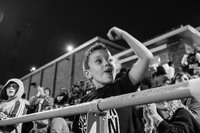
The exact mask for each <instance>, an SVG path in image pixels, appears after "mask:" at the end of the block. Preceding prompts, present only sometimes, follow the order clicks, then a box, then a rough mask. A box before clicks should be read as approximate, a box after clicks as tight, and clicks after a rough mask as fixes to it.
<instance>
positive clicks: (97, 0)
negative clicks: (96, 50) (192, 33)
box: [0, 0, 200, 84]
mask: <svg viewBox="0 0 200 133" xmlns="http://www.w3.org/2000/svg"><path fill="white" fill-rule="evenodd" d="M174 1H175V0H174ZM2 14H3V20H2V21H1V22H0V62H1V64H0V84H4V83H5V81H6V80H7V79H8V77H10V76H11V75H13V74H14V75H13V76H14V77H17V78H21V77H23V76H24V75H26V74H28V73H29V69H30V67H31V66H32V65H35V66H37V67H41V66H42V65H44V64H46V63H48V62H50V61H52V60H53V59H55V58H58V57H59V56H61V55H63V54H64V53H65V52H66V51H65V46H66V44H68V43H73V44H74V45H75V47H76V46H78V45H80V44H83V43H84V42H86V41H88V40H90V39H92V38H94V37H96V36H100V37H103V38H105V39H107V37H106V33H107V31H108V30H109V28H111V27H112V26H117V27H119V28H122V29H124V30H126V31H128V32H129V33H130V34H132V35H133V36H135V37H136V38H137V39H139V40H140V41H142V42H144V41H147V40H150V39H152V38H153V37H155V36H158V35H160V34H163V33H165V32H167V31H170V30H172V29H173V28H177V27H179V26H180V25H187V24H189V25H191V26H193V27H198V26H200V11H199V4H197V0H196V1H195V0H190V1H186V2H183V1H179V2H177V1H176V2H173V1H170V0H168V1H167V0H160V1H159V0H157V1H151V2H145V0H130V1H126V0H123V1H117V0H105V1H104V0H79V1H77V0H0V19H1V16H2ZM119 44H120V43H119Z"/></svg>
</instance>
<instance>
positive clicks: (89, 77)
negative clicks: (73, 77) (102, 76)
mask: <svg viewBox="0 0 200 133" xmlns="http://www.w3.org/2000/svg"><path fill="white" fill-rule="evenodd" d="M84 74H85V77H86V78H87V79H91V78H92V75H91V73H90V72H89V71H88V70H85V71H84Z"/></svg>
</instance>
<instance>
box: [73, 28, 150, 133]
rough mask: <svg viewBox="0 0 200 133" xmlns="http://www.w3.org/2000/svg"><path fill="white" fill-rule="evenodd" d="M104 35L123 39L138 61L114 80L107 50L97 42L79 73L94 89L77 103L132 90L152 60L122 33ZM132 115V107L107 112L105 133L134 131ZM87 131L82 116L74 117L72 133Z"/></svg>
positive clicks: (144, 48)
mask: <svg viewBox="0 0 200 133" xmlns="http://www.w3.org/2000/svg"><path fill="white" fill-rule="evenodd" d="M107 35H108V37H109V38H110V39H111V40H118V39H124V40H125V41H126V42H127V43H128V44H129V45H130V47H131V48H132V49H133V51H134V52H135V54H136V55H137V56H138V60H137V62H136V63H135V64H134V65H133V66H132V68H131V69H130V70H128V72H127V73H126V74H125V75H124V76H123V77H122V78H118V79H117V80H115V77H116V67H115V64H114V62H113V57H112V55H111V53H110V52H109V50H108V49H107V48H106V47H105V46H104V45H103V44H102V43H99V42H97V43H96V44H95V45H93V46H92V47H90V48H89V49H88V51H87V52H86V53H85V58H84V61H83V71H84V75H85V77H86V78H87V79H88V80H90V81H91V82H92V83H93V84H94V85H95V89H96V90H95V91H93V92H91V93H88V94H87V95H85V96H84V97H83V98H82V99H81V103H84V102H88V101H92V100H94V99H99V98H108V97H111V96H117V95H122V94H126V93H130V92H134V91H136V90H137V89H138V84H139V83H140V81H141V80H142V79H143V77H144V75H145V72H146V71H147V69H148V67H149V64H150V62H151V60H152V59H153V55H152V53H151V52H150V51H149V50H148V49H147V48H146V47H145V46H144V45H143V44H142V43H140V42H139V41H138V40H137V39H135V38H134V37H132V36H131V35H130V34H129V33H127V32H126V31H124V30H122V29H119V28H117V27H113V28H111V29H110V30H109V32H108V34H107ZM132 115H134V114H133V112H132V107H126V108H120V109H111V110H107V111H106V116H105V122H106V123H107V125H106V126H105V127H106V130H107V132H108V133H113V132H115V133H120V132H121V133H134V132H136V130H135V129H134V125H133V120H132ZM108 121H109V122H108ZM93 124H94V123H93ZM135 126H137V125H135ZM87 130H89V129H87V116H86V114H81V115H77V116H76V117H75V120H74V122H73V131H74V132H75V133H86V132H87Z"/></svg>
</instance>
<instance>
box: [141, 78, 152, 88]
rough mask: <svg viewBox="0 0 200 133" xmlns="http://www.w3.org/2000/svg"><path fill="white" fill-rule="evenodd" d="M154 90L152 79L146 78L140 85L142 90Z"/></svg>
mask: <svg viewBox="0 0 200 133" xmlns="http://www.w3.org/2000/svg"><path fill="white" fill-rule="evenodd" d="M150 88H152V82H151V78H150V77H144V78H143V80H142V81H141V84H140V89H141V90H146V89H150Z"/></svg>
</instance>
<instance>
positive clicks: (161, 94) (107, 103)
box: [0, 78, 200, 126]
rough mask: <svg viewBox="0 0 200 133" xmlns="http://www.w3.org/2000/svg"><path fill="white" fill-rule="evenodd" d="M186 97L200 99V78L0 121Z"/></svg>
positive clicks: (75, 112) (3, 123) (16, 121)
mask: <svg viewBox="0 0 200 133" xmlns="http://www.w3.org/2000/svg"><path fill="white" fill-rule="evenodd" d="M186 97H195V98H196V99H197V100H198V101H200V78H198V79H192V80H189V81H187V82H185V83H178V84H174V85H167V86H162V87H157V88H153V89H149V90H144V91H140V92H134V93H129V94H124V95H119V96H115V97H110V98H105V99H97V100H94V101H91V102H87V103H82V104H77V105H73V106H68V107H64V108H59V109H53V110H49V111H44V112H39V113H33V114H29V115H24V116H20V117H15V118H10V119H6V120H2V121H0V126H3V125H10V124H15V123H23V122H28V121H34V120H39V119H46V118H54V117H60V116H70V115H75V114H82V113H88V112H95V113H100V112H101V111H104V110H108V109H117V108H123V107H127V106H133V105H142V104H148V103H154V102H160V101H167V100H173V99H180V98H186Z"/></svg>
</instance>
